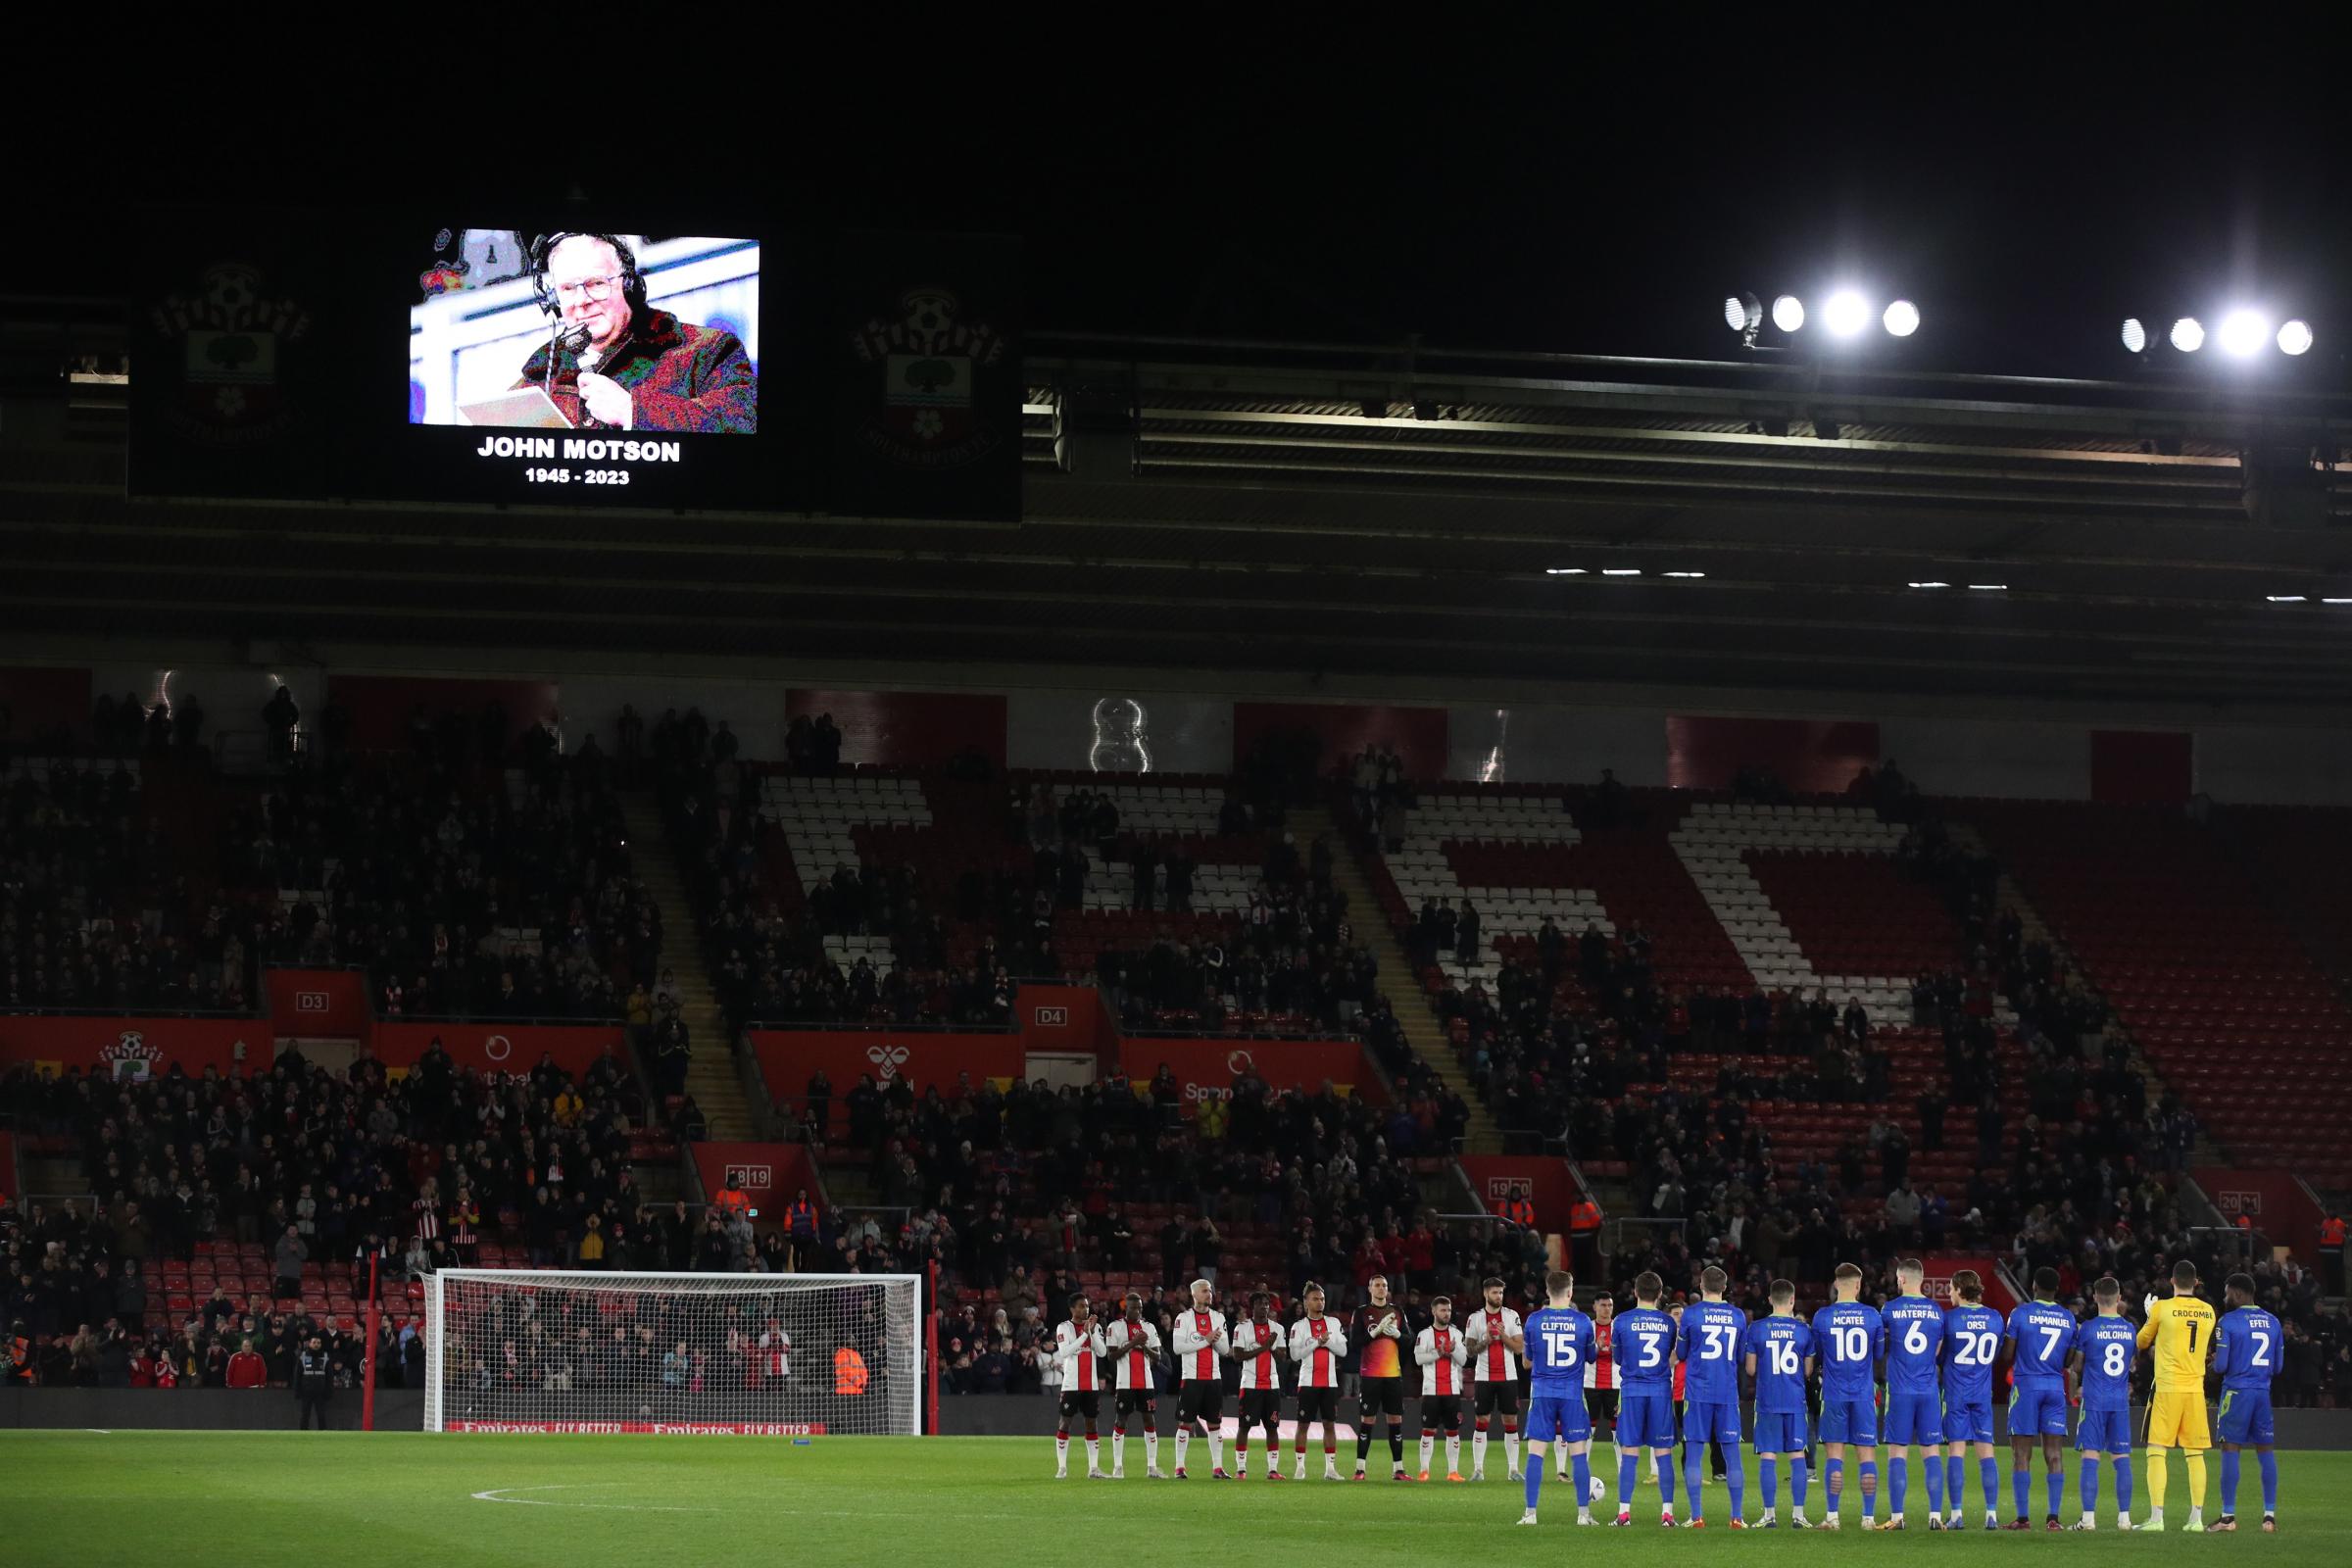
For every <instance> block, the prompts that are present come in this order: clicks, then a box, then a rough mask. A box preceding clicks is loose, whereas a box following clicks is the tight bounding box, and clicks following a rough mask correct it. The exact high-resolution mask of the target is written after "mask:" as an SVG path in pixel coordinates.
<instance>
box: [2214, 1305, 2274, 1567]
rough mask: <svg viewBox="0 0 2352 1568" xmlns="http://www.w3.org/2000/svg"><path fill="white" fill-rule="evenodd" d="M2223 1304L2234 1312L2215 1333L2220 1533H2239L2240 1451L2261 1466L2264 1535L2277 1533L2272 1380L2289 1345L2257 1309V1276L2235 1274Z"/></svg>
mask: <svg viewBox="0 0 2352 1568" xmlns="http://www.w3.org/2000/svg"><path fill="white" fill-rule="evenodd" d="M2224 1290H2225V1295H2224V1297H2223V1299H2224V1300H2225V1302H2227V1304H2228V1305H2229V1308H2230V1310H2229V1312H2227V1313H2226V1314H2224V1315H2223V1318H2222V1320H2221V1322H2220V1323H2218V1324H2216V1325H2214V1330H2213V1369H2214V1371H2216V1372H2218V1373H2220V1374H2221V1378H2222V1423H2221V1425H2222V1430H2221V1440H2222V1517H2221V1519H2220V1521H2219V1522H2218V1523H2217V1524H2215V1525H2214V1527H2213V1528H2214V1529H2216V1530H2235V1529H2236V1528H2237V1478H2238V1474H2239V1469H2238V1467H2239V1465H2240V1464H2241V1463H2243V1461H2242V1460H2240V1459H2239V1458H2238V1456H2237V1451H2238V1449H2240V1448H2252V1449H2253V1450H2254V1457H2255V1459H2256V1460H2257V1461H2258V1462H2259V1463H2260V1464H2261V1466H2262V1533H2263V1534H2264V1535H2266V1536H2267V1535H2272V1534H2274V1533H2276V1532H2277V1530H2278V1454H2276V1453H2274V1452H2273V1451H2272V1449H2271V1443H2272V1423H2271V1379H2273V1378H2275V1377H2277V1376H2278V1363H2279V1358H2280V1354H2281V1352H2282V1351H2283V1350H2284V1348H2285V1346H2286V1331H2285V1330H2284V1329H2282V1328H2280V1327H2279V1326H2278V1319H2277V1318H2275V1317H2273V1316H2272V1315H2271V1314H2270V1313H2268V1312H2266V1311H2264V1310H2263V1309H2262V1308H2261V1307H2259V1306H2256V1305H2255V1304H2254V1276H2253V1275H2251V1274H2232V1275H2230V1276H2229V1284H2228V1285H2227V1286H2226V1287H2224Z"/></svg>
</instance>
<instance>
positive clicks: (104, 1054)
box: [98, 1029, 164, 1080]
mask: <svg viewBox="0 0 2352 1568" xmlns="http://www.w3.org/2000/svg"><path fill="white" fill-rule="evenodd" d="M98 1059H99V1060H100V1061H102V1062H104V1063H105V1064H106V1070H107V1072H108V1073H109V1074H110V1075H112V1076H113V1077H115V1078H116V1079H119V1080H120V1079H133V1078H146V1077H149V1076H151V1075H152V1074H153V1073H154V1070H155V1064H156V1063H157V1062H159V1061H161V1060H163V1059H164V1052H163V1048H162V1047H160V1046H154V1045H150V1044H148V1042H147V1037H146V1036H145V1035H143V1034H141V1033H140V1032H139V1031H138V1030H136V1029H125V1030H123V1033H122V1036H121V1037H120V1038H119V1039H117V1040H116V1041H115V1043H114V1044H113V1045H111V1046H106V1047H102V1048H101V1049H100V1050H99V1053H98Z"/></svg>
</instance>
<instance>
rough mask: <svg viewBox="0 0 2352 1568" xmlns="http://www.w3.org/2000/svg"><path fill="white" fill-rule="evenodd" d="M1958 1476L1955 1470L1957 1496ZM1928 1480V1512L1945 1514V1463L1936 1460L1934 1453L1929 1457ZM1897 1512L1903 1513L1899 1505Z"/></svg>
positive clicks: (1954, 1488) (1955, 1491) (1954, 1486)
mask: <svg viewBox="0 0 2352 1568" xmlns="http://www.w3.org/2000/svg"><path fill="white" fill-rule="evenodd" d="M1898 1462H1899V1461H1898ZM1958 1475H1959V1472H1958V1470H1957V1469H1955V1470H1954V1471H1953V1476H1954V1478H1955V1479H1954V1482H1953V1486H1952V1491H1953V1493H1954V1494H1955V1495H1957V1493H1958V1492H1959V1490H1960V1489H1959V1483H1958V1480H1957V1477H1958ZM1927 1480H1928V1512H1929V1513H1931V1514H1939V1513H1941V1512H1943V1461H1942V1460H1940V1459H1938V1458H1936V1455H1935V1454H1933V1453H1930V1454H1929V1455H1928V1464H1927ZM1896 1511H1897V1512H1900V1511H1901V1509H1900V1505H1899V1504H1898V1505H1897V1509H1896Z"/></svg>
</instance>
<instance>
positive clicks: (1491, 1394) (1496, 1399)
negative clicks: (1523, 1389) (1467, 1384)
mask: <svg viewBox="0 0 2352 1568" xmlns="http://www.w3.org/2000/svg"><path fill="white" fill-rule="evenodd" d="M1470 1408H1471V1410H1472V1412H1473V1413H1475V1414H1478V1415H1517V1414H1518V1413H1519V1385H1518V1384H1516V1383H1503V1382H1500V1381H1496V1382H1494V1383H1481V1384H1480V1385H1479V1386H1478V1392H1477V1394H1475V1395H1473V1396H1472V1397H1471V1402H1470Z"/></svg>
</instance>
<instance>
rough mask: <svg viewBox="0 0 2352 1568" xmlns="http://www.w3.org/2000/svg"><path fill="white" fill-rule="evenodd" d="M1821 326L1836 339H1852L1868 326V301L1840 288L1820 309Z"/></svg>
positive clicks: (1852, 291) (1847, 289) (1850, 290)
mask: <svg viewBox="0 0 2352 1568" xmlns="http://www.w3.org/2000/svg"><path fill="white" fill-rule="evenodd" d="M1821 324H1822V325H1824V326H1826V327H1828V328H1829V329H1830V331H1831V332H1832V333H1834V334H1835V335H1837V336H1838V337H1852V336H1853V335H1854V334H1855V333H1857V332H1859V331H1861V330H1862V329H1863V328H1864V327H1866V326H1868V325H1869V324H1870V301H1868V300H1866V299H1864V298H1863V297H1862V296H1861V295H1860V294H1857V293H1856V292H1854V290H1852V289H1850V288H1841V289H1839V290H1838V292H1837V293H1835V294H1833V295H1831V296H1830V300H1829V303H1828V304H1827V305H1824V306H1823V307H1822V308H1821Z"/></svg>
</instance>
